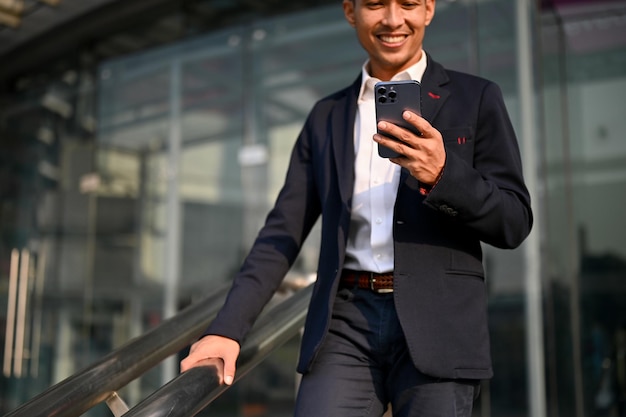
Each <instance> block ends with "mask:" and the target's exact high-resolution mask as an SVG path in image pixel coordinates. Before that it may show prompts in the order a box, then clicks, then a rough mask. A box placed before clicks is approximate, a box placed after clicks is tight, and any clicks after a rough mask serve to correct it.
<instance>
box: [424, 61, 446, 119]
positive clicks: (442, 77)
mask: <svg viewBox="0 0 626 417" xmlns="http://www.w3.org/2000/svg"><path fill="white" fill-rule="evenodd" d="M427 57H428V65H427V66H426V72H425V73H424V77H423V78H422V94H421V95H422V117H423V118H424V119H426V120H428V121H429V122H431V123H432V122H433V120H434V119H435V117H437V113H439V110H440V109H441V107H442V106H443V103H445V101H446V100H447V99H448V96H450V91H449V90H448V89H447V88H445V87H443V86H444V85H445V84H446V83H447V82H448V75H447V74H446V71H445V70H444V68H443V67H442V66H441V65H440V64H439V63H437V62H435V61H433V60H432V59H430V55H428V56H427Z"/></svg>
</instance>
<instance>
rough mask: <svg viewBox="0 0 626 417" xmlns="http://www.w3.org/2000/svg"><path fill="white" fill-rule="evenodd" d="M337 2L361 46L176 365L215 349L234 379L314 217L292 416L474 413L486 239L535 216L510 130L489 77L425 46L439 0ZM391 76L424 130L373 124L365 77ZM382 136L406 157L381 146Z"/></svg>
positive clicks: (511, 237) (482, 345)
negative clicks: (359, 64) (311, 280)
mask: <svg viewBox="0 0 626 417" xmlns="http://www.w3.org/2000/svg"><path fill="white" fill-rule="evenodd" d="M343 9H344V13H345V17H346V19H347V21H348V22H349V23H350V24H351V25H352V26H353V27H354V28H355V30H356V34H357V36H358V39H359V42H360V43H361V45H362V46H363V48H364V49H365V50H366V51H367V53H368V55H369V59H368V61H367V62H366V63H365V65H364V66H363V69H362V74H361V76H360V77H359V78H358V79H357V81H356V82H355V83H354V84H353V85H351V86H349V87H347V88H345V89H344V90H341V91H339V92H337V93H335V94H333V95H331V96H329V97H327V98H325V99H323V100H321V101H319V102H318V103H317V104H316V105H315V107H314V108H313V110H312V111H311V113H310V115H309V117H308V119H307V121H306V123H305V125H304V128H303V130H302V132H301V134H300V136H299V137H298V140H297V142H296V144H295V146H294V150H293V153H292V157H291V161H290V165H289V170H288V174H287V178H286V180H285V184H284V187H283V188H282V190H281V192H280V194H279V196H278V199H277V201H276V204H275V206H274V208H273V209H272V211H271V212H270V213H269V215H268V218H267V220H266V224H265V226H264V227H263V228H262V229H261V231H260V233H259V236H258V238H257V240H256V242H255V244H254V246H253V248H252V249H251V251H250V254H249V255H248V257H247V258H246V260H245V262H244V264H243V266H242V268H241V271H240V272H239V274H238V275H237V276H236V278H235V280H234V282H233V286H232V288H231V291H230V293H229V296H228V298H227V300H226V302H225V304H224V306H223V308H222V309H221V311H220V313H219V314H218V316H217V318H216V319H215V321H214V322H213V323H212V325H211V326H210V327H209V329H208V330H207V332H206V336H204V337H203V338H201V339H200V340H199V341H198V342H196V343H195V344H194V345H193V346H192V348H191V352H190V355H189V356H188V357H187V358H186V359H184V360H183V361H182V363H181V369H182V370H183V371H184V370H186V369H189V368H190V367H192V366H196V365H198V364H200V363H202V361H204V360H206V359H207V358H217V359H221V360H222V361H223V364H224V382H225V383H226V384H230V383H232V381H233V377H234V374H235V361H236V359H237V356H238V354H239V343H240V342H241V341H242V339H243V338H244V337H245V335H246V333H247V331H248V330H249V328H250V326H251V325H252V323H253V321H254V319H255V318H256V316H257V315H258V314H259V312H260V311H261V309H262V308H263V306H264V305H265V304H266V302H267V301H268V300H269V299H270V297H271V296H272V294H273V292H274V291H275V290H276V288H277V287H278V286H279V284H280V282H281V280H282V278H283V277H284V275H285V274H286V272H287V271H288V269H289V267H290V266H291V264H292V263H293V262H294V260H295V259H296V256H297V254H298V251H299V249H300V247H301V245H302V243H303V242H304V240H305V238H306V236H307V234H308V233H309V231H310V230H311V228H312V227H313V225H314V223H315V221H316V220H317V218H318V217H319V216H320V215H321V216H322V239H321V242H322V243H321V247H320V259H319V265H318V271H317V272H318V275H317V281H316V283H315V289H314V292H313V295H312V299H311V303H310V308H309V313H308V316H307V320H306V324H305V331H304V335H303V339H302V346H301V352H300V359H299V364H298V371H299V372H301V373H302V374H303V378H302V383H301V385H300V390H299V394H298V399H297V404H296V412H295V414H296V416H297V417H320V416H323V417H351V416H354V417H357V416H358V417H365V416H377V417H379V416H381V415H382V414H383V413H384V411H385V410H386V408H387V404H391V406H392V410H393V413H394V416H404V417H408V416H422V417H435V416H439V417H453V416H467V417H468V416H470V415H471V410H472V402H473V399H474V397H475V395H476V394H477V387H478V381H479V380H480V379H484V378H489V377H491V375H492V370H491V361H490V354H489V337H488V330H487V313H486V290H485V285H484V271H483V267H482V262H481V260H482V259H481V258H482V254H481V246H480V241H483V242H486V243H488V244H491V245H493V246H496V247H500V248H514V247H516V246H518V245H519V244H520V243H521V242H522V241H523V240H524V239H525V237H526V236H527V235H528V233H529V232H530V228H531V224H532V214H531V209H530V201H529V196H528V192H527V190H526V187H525V185H524V182H523V178H522V169H521V162H520V156H519V150H518V145H517V142H516V138H515V134H514V132H513V129H512V126H511V123H510V121H509V117H508V115H507V112H506V109H505V106H504V103H503V100H502V96H501V93H500V90H499V88H498V87H497V86H496V85H495V84H493V83H491V82H489V81H487V80H483V79H480V78H477V77H473V76H470V75H467V74H461V73H458V72H453V71H446V70H445V69H444V68H443V67H442V66H441V65H439V64H438V63H436V62H435V61H434V60H432V59H431V58H430V56H428V55H427V54H426V53H425V52H424V51H423V50H422V41H423V38H424V33H425V29H426V27H427V26H428V25H429V24H430V22H431V20H432V18H433V16H434V13H435V0H411V1H405V0H377V1H370V0H343ZM392 78H393V79H415V80H418V81H420V82H421V85H422V96H421V102H422V114H423V118H422V117H420V116H418V115H416V114H414V113H411V112H405V114H404V118H405V120H406V121H407V122H408V123H410V124H412V125H413V126H415V127H416V128H417V130H418V131H419V132H420V133H421V134H420V136H416V135H414V134H412V133H411V132H409V131H408V130H404V129H401V128H400V127H398V126H395V125H392V124H390V123H382V122H381V123H379V124H378V126H376V122H375V120H374V102H373V93H372V86H373V85H374V83H375V82H376V81H377V80H390V79H392ZM416 100H419V98H416ZM377 127H378V129H379V130H380V131H381V132H383V133H385V136H383V135H380V134H376V128H377ZM386 135H389V136H395V137H397V138H400V139H401V141H400V142H395V141H392V140H390V139H388V138H387V137H386ZM372 139H373V140H372ZM377 144H381V145H385V146H387V147H389V148H391V149H393V150H394V151H396V152H398V153H400V154H401V155H402V156H401V157H398V158H392V159H384V158H380V157H379V156H378V154H377V151H376V148H377V146H378V145H377Z"/></svg>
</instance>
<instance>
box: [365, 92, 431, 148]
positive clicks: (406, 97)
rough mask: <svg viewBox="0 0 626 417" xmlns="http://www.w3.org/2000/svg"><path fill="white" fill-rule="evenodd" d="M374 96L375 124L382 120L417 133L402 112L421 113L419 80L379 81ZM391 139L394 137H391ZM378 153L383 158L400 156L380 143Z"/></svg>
mask: <svg viewBox="0 0 626 417" xmlns="http://www.w3.org/2000/svg"><path fill="white" fill-rule="evenodd" d="M374 97H375V103H376V123H377V124H378V122H379V121H381V120H383V121H386V122H390V123H393V124H395V125H397V126H400V127H403V128H405V129H408V130H410V131H412V132H413V133H415V134H419V132H418V131H417V129H415V128H414V127H413V126H412V125H410V124H409V123H408V122H406V121H405V120H404V119H403V118H402V113H403V112H404V111H405V110H410V111H412V112H413V113H415V114H418V115H420V116H421V114H422V111H421V86H420V83H419V82H417V81H415V80H408V81H381V82H379V83H376V85H375V86H374ZM379 133H380V132H379ZM392 139H396V138H393V137H392ZM396 140H397V139H396ZM378 154H379V155H380V156H381V157H383V158H395V157H397V156H400V155H399V154H397V153H396V152H395V151H392V150H391V149H389V148H387V147H385V146H381V145H379V146H378Z"/></svg>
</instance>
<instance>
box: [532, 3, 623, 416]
mask: <svg viewBox="0 0 626 417" xmlns="http://www.w3.org/2000/svg"><path fill="white" fill-rule="evenodd" d="M562 3H565V2H562ZM595 3H596V2H588V4H585V5H581V6H578V7H565V6H560V7H559V6H558V5H557V6H556V7H553V8H549V9H546V10H545V12H544V14H543V15H542V19H541V27H542V32H541V44H542V47H541V51H542V54H541V62H542V67H541V68H542V70H541V77H542V84H543V85H542V92H543V95H542V102H541V104H540V105H541V109H542V116H543V134H542V136H543V139H544V140H543V141H542V142H541V149H542V154H543V157H544V160H543V164H544V165H543V170H544V171H545V187H546V190H545V195H546V199H545V213H546V222H545V231H544V233H545V242H544V246H545V248H544V249H545V282H546V297H545V300H546V330H547V331H546V335H547V339H546V359H547V361H546V364H547V381H548V385H547V386H548V397H549V408H550V411H551V412H552V413H554V412H556V410H560V412H561V415H572V416H574V415H576V416H582V415H585V416H624V415H626V408H625V404H624V401H625V400H626V356H625V353H626V336H625V335H626V333H625V332H626V327H625V326H626V303H624V300H626V253H625V248H626V237H625V235H624V230H625V226H624V219H623V216H622V214H621V213H622V211H623V207H626V175H625V174H626V171H625V169H626V164H625V162H626V160H625V157H626V143H625V142H624V140H623V135H622V133H621V132H623V131H624V129H625V128H626V122H625V120H624V117H623V116H624V109H625V108H626V99H625V98H624V97H626V59H625V58H624V57H626V37H625V36H624V34H625V33H626V18H625V15H626V4H625V2H623V1H616V2H603V4H595Z"/></svg>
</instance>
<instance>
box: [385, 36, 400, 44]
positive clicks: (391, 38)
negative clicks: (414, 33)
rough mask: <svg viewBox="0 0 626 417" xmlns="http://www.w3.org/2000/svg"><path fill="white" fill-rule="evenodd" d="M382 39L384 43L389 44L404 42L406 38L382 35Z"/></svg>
mask: <svg viewBox="0 0 626 417" xmlns="http://www.w3.org/2000/svg"><path fill="white" fill-rule="evenodd" d="M380 39H381V40H382V41H383V42H387V43H399V42H402V41H403V40H404V36H386V35H381V37H380Z"/></svg>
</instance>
